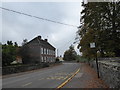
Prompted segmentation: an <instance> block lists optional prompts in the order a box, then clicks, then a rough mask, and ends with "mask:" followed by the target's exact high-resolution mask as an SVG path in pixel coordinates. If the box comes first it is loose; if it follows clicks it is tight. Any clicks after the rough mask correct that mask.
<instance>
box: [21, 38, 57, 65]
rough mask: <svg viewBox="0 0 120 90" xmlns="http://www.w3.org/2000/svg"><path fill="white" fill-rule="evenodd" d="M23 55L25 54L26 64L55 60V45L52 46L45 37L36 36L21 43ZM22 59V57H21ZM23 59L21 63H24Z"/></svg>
mask: <svg viewBox="0 0 120 90" xmlns="http://www.w3.org/2000/svg"><path fill="white" fill-rule="evenodd" d="M22 48H24V49H23V52H24V53H23V55H24V54H26V55H27V57H29V58H26V62H25V63H26V64H34V63H37V64H40V63H53V62H55V50H56V49H55V47H53V46H52V45H51V44H50V43H49V42H48V40H47V39H45V40H43V39H42V38H41V36H37V37H35V38H34V39H32V40H31V41H29V42H27V43H26V44H25V45H23V47H22ZM22 59H23V58H22ZM24 61H25V60H24V59H23V63H24Z"/></svg>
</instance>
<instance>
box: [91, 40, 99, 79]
mask: <svg viewBox="0 0 120 90" xmlns="http://www.w3.org/2000/svg"><path fill="white" fill-rule="evenodd" d="M90 48H95V42H93V43H90ZM95 53H96V59H95V60H96V66H97V75H98V78H100V77H99V67H98V58H97V50H96V51H95Z"/></svg>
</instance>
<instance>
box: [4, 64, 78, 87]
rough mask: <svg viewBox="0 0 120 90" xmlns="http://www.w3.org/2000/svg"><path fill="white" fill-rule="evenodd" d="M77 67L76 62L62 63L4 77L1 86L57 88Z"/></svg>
mask: <svg viewBox="0 0 120 90" xmlns="http://www.w3.org/2000/svg"><path fill="white" fill-rule="evenodd" d="M79 67H80V64H78V63H63V64H62V65H58V66H54V67H50V68H45V69H40V70H36V71H35V72H29V73H25V74H23V75H16V76H14V77H5V78H3V80H2V84H3V85H2V86H3V87H2V88H57V87H58V86H59V85H60V84H61V83H63V82H64V81H65V80H67V79H68V78H69V77H71V76H72V75H73V73H75V72H76V71H77V70H78V68H79Z"/></svg>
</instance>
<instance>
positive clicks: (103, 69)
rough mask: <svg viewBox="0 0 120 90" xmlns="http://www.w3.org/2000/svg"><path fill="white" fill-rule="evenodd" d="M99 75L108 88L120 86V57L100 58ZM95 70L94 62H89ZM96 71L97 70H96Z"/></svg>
mask: <svg viewBox="0 0 120 90" xmlns="http://www.w3.org/2000/svg"><path fill="white" fill-rule="evenodd" d="M98 63H99V75H100V78H101V79H102V80H104V81H105V83H106V84H107V85H108V86H109V87H110V88H120V58H100V59H99V60H98ZM90 65H91V67H93V68H94V69H95V70H96V62H95V61H91V62H90ZM96 71H97V70H96Z"/></svg>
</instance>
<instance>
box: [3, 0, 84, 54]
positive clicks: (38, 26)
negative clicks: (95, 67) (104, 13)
mask: <svg viewBox="0 0 120 90" xmlns="http://www.w3.org/2000/svg"><path fill="white" fill-rule="evenodd" d="M81 1H82V0H81ZM2 7H5V8H8V9H12V10H16V11H20V12H23V13H27V14H31V15H34V16H38V17H42V18H47V19H50V20H54V21H59V22H63V23H67V24H72V25H76V26H79V25H80V12H81V10H82V7H81V2H49V3H48V2H6V3H5V2H4V3H2ZM76 31H77V28H76V27H70V26H65V25H60V24H56V23H52V22H48V21H43V20H39V19H36V18H32V17H28V16H24V15H21V14H17V13H13V12H9V11H5V10H2V43H6V41H7V40H12V41H13V42H17V43H18V44H19V45H21V43H22V41H23V39H28V41H30V40H32V39H33V38H35V37H36V36H38V35H41V36H42V39H46V38H47V39H48V42H49V43H50V44H52V45H53V46H54V47H56V48H57V49H58V51H59V55H63V53H64V51H65V50H67V49H68V48H69V46H70V45H71V44H72V43H73V42H74V41H75V37H76ZM74 46H75V49H76V46H77V45H74ZM76 50H77V49H76Z"/></svg>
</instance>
